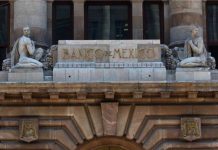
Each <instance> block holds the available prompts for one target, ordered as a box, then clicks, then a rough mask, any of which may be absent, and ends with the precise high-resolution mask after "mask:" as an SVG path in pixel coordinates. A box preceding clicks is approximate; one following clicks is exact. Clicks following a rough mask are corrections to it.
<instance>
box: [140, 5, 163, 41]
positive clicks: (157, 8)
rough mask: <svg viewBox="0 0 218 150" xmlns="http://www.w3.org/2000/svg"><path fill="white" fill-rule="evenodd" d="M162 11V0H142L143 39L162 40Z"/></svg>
mask: <svg viewBox="0 0 218 150" xmlns="http://www.w3.org/2000/svg"><path fill="white" fill-rule="evenodd" d="M163 18H164V11H163V3H162V2H147V1H146V2H144V4H143V26H144V30H143V35H144V39H160V40H161V42H164V35H163V31H164V23H163Z"/></svg>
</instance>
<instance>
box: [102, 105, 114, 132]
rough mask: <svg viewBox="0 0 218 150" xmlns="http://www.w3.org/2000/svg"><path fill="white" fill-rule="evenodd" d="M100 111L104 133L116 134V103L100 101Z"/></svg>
mask: <svg viewBox="0 0 218 150" xmlns="http://www.w3.org/2000/svg"><path fill="white" fill-rule="evenodd" d="M101 111H102V120H103V129H104V135H105V136H107V135H108V136H112V135H116V131H117V115H118V103H101Z"/></svg>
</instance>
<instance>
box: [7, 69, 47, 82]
mask: <svg viewBox="0 0 218 150" xmlns="http://www.w3.org/2000/svg"><path fill="white" fill-rule="evenodd" d="M8 81H9V82H10V81H11V82H39V81H44V75H43V69H42V68H34V69H33V68H25V69H21V68H19V69H16V68H14V69H11V71H9V73H8Z"/></svg>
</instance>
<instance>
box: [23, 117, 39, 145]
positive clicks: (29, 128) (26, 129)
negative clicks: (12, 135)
mask: <svg viewBox="0 0 218 150" xmlns="http://www.w3.org/2000/svg"><path fill="white" fill-rule="evenodd" d="M38 130H39V123H38V119H22V120H21V121H20V124H19V132H20V134H19V137H20V140H21V141H24V142H27V143H30V142H33V141H36V140H38Z"/></svg>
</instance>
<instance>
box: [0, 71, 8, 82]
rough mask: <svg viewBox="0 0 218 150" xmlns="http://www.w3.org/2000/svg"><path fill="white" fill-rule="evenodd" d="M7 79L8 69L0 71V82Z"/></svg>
mask: <svg viewBox="0 0 218 150" xmlns="http://www.w3.org/2000/svg"><path fill="white" fill-rule="evenodd" d="M6 81H8V71H0V82H6Z"/></svg>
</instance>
